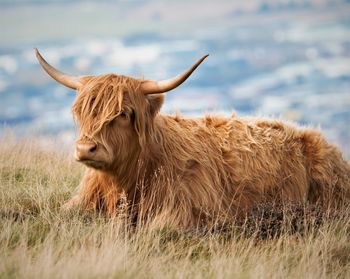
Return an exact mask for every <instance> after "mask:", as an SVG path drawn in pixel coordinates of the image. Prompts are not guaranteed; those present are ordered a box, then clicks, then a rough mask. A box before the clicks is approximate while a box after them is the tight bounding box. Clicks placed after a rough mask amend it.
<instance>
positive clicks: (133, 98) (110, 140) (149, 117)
mask: <svg viewBox="0 0 350 279" xmlns="http://www.w3.org/2000/svg"><path fill="white" fill-rule="evenodd" d="M141 84H142V81H140V80H137V79H133V78H129V77H124V76H118V75H114V74H108V75H103V76H97V77H86V78H85V82H84V84H83V85H82V86H81V87H80V88H79V89H78V95H77V98H76V100H75V103H74V104H73V108H72V111H73V114H74V117H75V119H76V123H77V126H78V130H79V136H78V139H77V141H76V150H75V158H76V160H77V161H79V162H81V163H84V164H85V165H87V166H89V167H93V168H96V169H102V170H113V169H115V168H117V167H118V166H120V165H122V164H123V163H125V162H128V161H130V160H132V159H133V158H136V157H137V154H138V153H139V152H140V150H141V149H142V147H143V145H144V144H146V141H147V140H146V139H147V137H148V136H150V134H151V133H152V131H153V121H154V118H155V116H156V114H157V112H158V111H159V109H160V107H161V105H162V103H163V94H152V95H145V94H142V92H140V87H141Z"/></svg>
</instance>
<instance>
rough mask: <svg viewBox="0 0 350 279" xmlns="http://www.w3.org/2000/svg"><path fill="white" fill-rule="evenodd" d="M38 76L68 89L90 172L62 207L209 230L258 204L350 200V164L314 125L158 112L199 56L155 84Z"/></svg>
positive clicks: (81, 155) (109, 77)
mask: <svg viewBox="0 0 350 279" xmlns="http://www.w3.org/2000/svg"><path fill="white" fill-rule="evenodd" d="M36 52H37V58H38V60H39V62H40V64H41V65H42V66H43V68H44V69H45V71H46V72H47V73H48V74H49V75H50V76H51V77H53V78H54V79H55V80H57V81H58V82H60V83H62V84H64V85H65V86H68V87H70V88H73V89H76V90H77V91H78V94H77V98H76V100H75V103H74V105H73V114H74V116H75V117H76V119H77V123H78V126H79V130H80V135H79V137H78V140H77V142H76V154H75V156H76V159H77V161H79V162H81V163H84V164H85V165H86V166H88V167H89V169H88V170H87V173H86V175H85V176H84V178H83V180H82V182H81V185H80V187H81V188H80V192H79V194H78V195H77V196H75V197H74V198H73V199H72V200H71V201H70V202H69V203H68V204H67V206H66V207H68V208H69V207H72V206H73V205H79V206H81V207H84V208H94V209H106V210H107V212H108V213H109V214H110V215H115V214H116V213H117V211H118V203H120V201H121V200H123V201H124V200H126V204H127V205H128V211H129V212H130V213H131V216H133V217H135V218H136V220H138V221H139V223H142V224H143V223H145V222H148V223H149V221H150V222H155V223H160V224H161V225H163V224H168V225H171V226H175V227H183V228H188V227H196V226H211V225H214V224H215V223H218V222H225V221H227V220H231V219H232V218H234V217H235V216H236V215H237V214H242V213H245V212H247V211H248V210H249V209H250V208H251V207H253V206H256V205H258V204H259V203H263V202H276V203H285V202H308V201H310V202H317V203H319V204H321V205H323V206H324V207H329V206H333V207H334V206H339V205H341V204H343V203H347V202H348V201H349V199H350V166H349V164H348V163H347V162H346V161H345V160H343V158H342V155H341V153H340V152H339V151H338V149H337V148H336V147H334V146H333V145H331V144H328V143H327V142H326V140H325V139H324V138H323V137H322V135H321V134H320V133H319V132H318V131H316V130H312V129H307V128H301V127H297V126H294V125H292V124H289V123H285V122H282V121H278V120H266V119H261V118H238V117H236V116H232V117H231V118H225V117H211V116H206V117H204V118H199V119H193V118H184V117H181V116H167V115H162V114H159V110H160V108H161V106H162V104H163V99H164V94H162V93H165V92H167V91H170V90H172V89H174V88H176V87H177V86H179V85H180V84H181V83H182V82H184V81H185V80H186V79H187V78H188V77H189V76H190V74H191V73H192V72H193V71H194V70H195V69H196V68H197V67H198V65H199V64H200V63H201V62H202V61H203V60H204V59H205V58H206V57H207V55H206V56H203V57H202V58H201V59H199V60H198V61H197V62H196V63H195V64H194V65H193V66H191V67H190V68H189V69H188V70H186V71H185V72H183V73H182V74H180V75H178V76H176V77H174V78H172V79H169V80H164V81H160V82H156V81H151V80H144V79H135V78H130V77H126V76H121V75H116V74H106V75H100V76H83V77H75V76H69V75H66V74H63V73H62V72H60V71H57V70H56V69H55V68H53V67H52V66H50V65H49V64H48V63H47V62H46V61H45V60H44V59H43V58H42V57H41V55H40V53H39V52H38V51H36Z"/></svg>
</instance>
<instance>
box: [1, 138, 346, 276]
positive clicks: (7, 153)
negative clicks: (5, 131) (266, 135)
mask: <svg viewBox="0 0 350 279" xmlns="http://www.w3.org/2000/svg"><path fill="white" fill-rule="evenodd" d="M33 142H35V141H32V142H31V141H30V140H26V141H21V142H16V141H15V140H13V139H12V138H11V137H7V138H3V139H1V140H0V278H317V279H321V278H350V218H349V217H350V210H344V211H343V212H338V213H336V214H335V215H331V216H329V215H322V214H320V213H317V212H316V213H313V214H311V213H310V214H309V213H306V214H304V213H303V212H302V210H301V211H300V209H299V210H296V211H297V213H296V215H294V217H292V219H290V218H289V219H288V218H283V217H282V218H281V215H280V214H281V212H268V214H266V212H265V213H264V214H260V213H261V212H260V211H257V212H258V213H256V214H255V216H251V217H249V218H248V219H247V220H245V222H241V223H239V224H236V225H232V226H230V227H229V228H226V229H223V231H221V232H220V231H219V230H218V231H213V232H175V231H172V230H170V229H166V228H163V229H158V230H145V229H138V230H137V231H130V230H129V229H128V228H127V227H126V226H125V222H124V221H123V219H121V218H115V219H109V218H106V217H105V216H103V215H97V214H95V213H93V212H68V213H67V212H63V211H62V210H60V206H61V205H62V204H63V203H64V202H65V201H66V200H67V199H68V198H69V197H70V195H71V194H72V193H73V191H74V189H75V187H76V185H77V184H78V183H79V180H80V178H81V176H82V174H83V171H84V169H83V167H82V166H80V165H79V164H77V163H75V162H74V161H73V160H72V158H71V157H72V156H71V154H69V153H68V152H65V151H60V152H53V151H52V150H54V149H55V148H53V147H55V143H54V142H53V143H51V144H49V145H46V146H45V147H43V146H39V145H36V144H35V143H33ZM57 146H58V145H56V147H57ZM298 212H299V213H298ZM300 212H302V213H301V214H300ZM310 212H311V211H310ZM275 213H276V214H275ZM282 213H283V212H282ZM259 216H260V217H263V218H260V217H259ZM327 216H328V217H327ZM277 227H278V229H276V228H277ZM277 232H279V233H278V234H277ZM275 233H276V234H275Z"/></svg>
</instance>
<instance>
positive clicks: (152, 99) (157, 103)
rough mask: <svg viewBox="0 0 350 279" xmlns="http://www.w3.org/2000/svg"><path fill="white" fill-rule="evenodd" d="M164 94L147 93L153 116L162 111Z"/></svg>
mask: <svg viewBox="0 0 350 279" xmlns="http://www.w3.org/2000/svg"><path fill="white" fill-rule="evenodd" d="M164 95H165V94H151V95H146V98H147V100H148V103H149V112H150V114H151V115H152V116H155V115H156V114H157V113H158V112H159V111H160V108H161V107H162V105H163V103H164Z"/></svg>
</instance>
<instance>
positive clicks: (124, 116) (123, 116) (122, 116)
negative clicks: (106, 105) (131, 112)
mask: <svg viewBox="0 0 350 279" xmlns="http://www.w3.org/2000/svg"><path fill="white" fill-rule="evenodd" d="M119 116H120V117H121V118H127V117H128V114H127V113H126V112H124V111H122V112H121V113H120V114H119Z"/></svg>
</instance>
